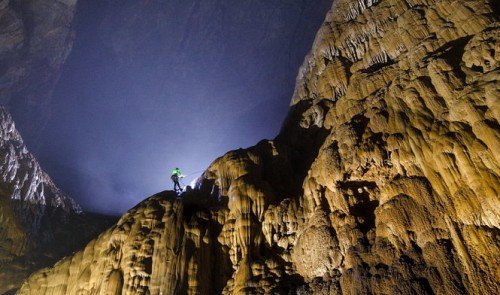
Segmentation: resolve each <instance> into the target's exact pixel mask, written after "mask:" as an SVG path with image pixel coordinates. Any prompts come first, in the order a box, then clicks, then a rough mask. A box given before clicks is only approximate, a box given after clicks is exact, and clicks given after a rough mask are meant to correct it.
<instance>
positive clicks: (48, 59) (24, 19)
mask: <svg viewBox="0 0 500 295" xmlns="http://www.w3.org/2000/svg"><path fill="white" fill-rule="evenodd" d="M75 6H76V0H61V1H55V0H50V1H44V0H22V1H20V0H2V1H0V22H1V26H0V27H1V28H0V62H1V64H0V105H2V106H7V107H9V109H10V111H11V112H12V113H14V114H15V115H18V114H19V115H21V114H22V116H20V117H22V118H29V119H26V120H24V121H22V124H23V126H25V127H26V128H25V129H26V130H27V131H28V130H30V131H33V130H37V131H39V128H40V126H42V125H43V124H44V123H45V121H46V120H47V118H48V114H49V110H48V109H47V105H48V103H49V102H50V98H51V93H52V90H53V88H54V86H55V83H56V82H57V79H58V77H59V74H60V69H61V67H62V65H63V63H64V61H65V60H66V57H67V56H68V54H69V51H70V49H71V45H72V43H73V31H72V22H73V16H74V10H75ZM34 120H36V122H34ZM34 134H35V133H32V132H30V135H31V136H34Z"/></svg>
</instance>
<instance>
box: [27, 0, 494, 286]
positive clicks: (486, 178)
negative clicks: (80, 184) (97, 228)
mask: <svg viewBox="0 0 500 295" xmlns="http://www.w3.org/2000/svg"><path fill="white" fill-rule="evenodd" d="M495 9H496V6H495V2H493V1H484V0H483V1H479V0H478V1H449V0H436V1H419V0H412V1H398V0H381V1H363V0H360V1H346V0H338V1H335V2H334V4H333V7H332V10H331V12H330V13H329V14H328V16H327V18H326V21H325V23H324V25H323V27H322V28H321V30H320V32H319V33H318V35H317V38H316V41H315V43H314V46H313V50H312V52H311V54H310V55H309V56H308V57H307V58H306V61H305V62H304V65H303V67H302V69H301V71H300V73H299V76H298V79H297V87H296V91H295V94H294V97H293V100H292V106H291V110H290V113H289V116H288V118H287V120H286V122H285V124H284V126H283V129H282V131H281V133H280V134H279V136H278V137H277V138H276V139H275V140H273V141H262V142H260V143H259V144H257V145H256V146H254V147H252V148H249V149H245V150H243V149H240V150H235V151H232V152H229V153H227V154H226V155H224V156H223V157H221V158H219V159H217V160H216V161H214V162H213V163H212V164H211V166H210V167H209V168H208V169H207V170H206V171H205V173H204V174H203V177H202V179H200V180H199V182H198V184H197V186H196V187H195V188H194V189H193V190H191V191H188V192H186V193H185V194H184V195H183V196H182V199H177V198H176V197H175V195H172V193H162V194H158V195H156V196H153V197H151V198H149V199H147V200H146V201H144V202H142V203H141V204H139V205H138V206H137V207H135V208H134V209H132V210H131V211H129V212H128V213H127V214H125V215H124V216H123V217H122V219H121V220H120V221H119V222H118V223H117V224H116V225H115V226H114V227H113V228H111V229H110V230H108V231H107V232H105V233H103V234H102V235H101V236H100V237H99V238H97V239H96V240H94V241H93V242H91V243H90V244H89V245H88V246H87V247H86V248H85V249H84V250H83V251H81V252H78V253H77V254H75V255H74V256H72V257H68V258H66V259H64V260H62V261H60V262H59V263H58V264H57V265H55V266H54V267H51V268H46V269H43V270H40V271H39V272H37V273H36V274H34V275H33V276H31V277H30V278H29V280H27V282H26V283H25V284H24V285H23V287H22V288H21V290H20V291H19V292H18V293H19V294H66V293H69V294H99V293H103V292H105V293H106V292H107V293H108V294H288V293H291V294H295V293H296V294H495V293H498V290H500V285H499V284H500V283H499V281H498V277H499V275H500V273H499V272H498V271H499V270H498V265H500V261H499V257H500V241H499V233H500V224H499V223H500V212H499V208H500V198H499V197H498V189H499V187H500V183H499V172H500V169H499V160H498V155H499V151H498V148H499V147H500V141H499V132H500V128H499V124H498V118H499V113H498V107H497V105H498V100H499V99H500V95H499V94H500V93H499V91H498V89H500V87H499V86H500V82H499V81H500V70H499V66H500V59H499V56H500V55H499V48H500V47H499V45H498V44H499V42H500V41H499V40H500V28H499V27H500V25H499V22H498V12H497V11H495Z"/></svg>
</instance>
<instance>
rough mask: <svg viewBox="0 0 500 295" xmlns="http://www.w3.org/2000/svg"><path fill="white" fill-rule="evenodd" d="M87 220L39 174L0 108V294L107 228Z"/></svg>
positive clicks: (35, 162)
mask: <svg viewBox="0 0 500 295" xmlns="http://www.w3.org/2000/svg"><path fill="white" fill-rule="evenodd" d="M88 217H89V216H86V215H84V214H83V212H82V211H81V209H80V206H78V204H76V203H75V201H74V200H73V199H71V198H70V197H68V196H66V195H65V194H64V193H63V192H62V191H61V190H60V189H59V188H57V186H56V185H55V184H54V183H53V182H52V180H51V179H50V177H49V176H48V175H47V174H46V173H45V172H44V171H43V170H42V169H41V167H40V165H39V164H38V162H37V161H36V159H35V157H34V156H33V155H32V154H31V153H30V152H28V150H27V148H26V146H25V145H24V143H23V140H22V138H21V136H20V135H19V133H18V131H17V130H16V128H15V125H14V122H13V121H12V118H11V117H10V115H9V114H8V113H7V112H6V111H5V109H4V108H1V107H0V264H1V265H0V294H3V293H4V292H5V291H8V290H10V289H13V288H15V287H19V286H20V282H21V281H22V279H23V278H25V277H27V275H28V274H29V273H30V272H32V271H33V270H35V269H37V268H39V267H41V266H44V265H48V264H49V263H53V262H54V259H60V258H61V257H62V255H63V254H69V253H71V251H74V250H75V248H76V247H79V246H82V245H83V244H84V243H86V242H88V240H90V239H91V238H93V237H95V236H96V232H99V231H100V230H102V229H103V228H104V226H105V225H106V224H110V222H109V221H106V222H104V221H105V220H104V219H102V218H101V219H99V218H98V217H97V216H93V218H96V219H97V220H96V221H95V222H90V221H86V219H87V218H88ZM99 221H100V222H103V224H102V225H97V224H98V222H99Z"/></svg>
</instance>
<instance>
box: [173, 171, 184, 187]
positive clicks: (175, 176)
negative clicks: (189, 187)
mask: <svg viewBox="0 0 500 295" xmlns="http://www.w3.org/2000/svg"><path fill="white" fill-rule="evenodd" d="M181 177H184V175H182V173H181V170H179V168H175V169H174V170H173V171H172V176H170V179H172V181H173V182H174V191H176V192H180V191H182V188H181V185H180V184H179V178H181Z"/></svg>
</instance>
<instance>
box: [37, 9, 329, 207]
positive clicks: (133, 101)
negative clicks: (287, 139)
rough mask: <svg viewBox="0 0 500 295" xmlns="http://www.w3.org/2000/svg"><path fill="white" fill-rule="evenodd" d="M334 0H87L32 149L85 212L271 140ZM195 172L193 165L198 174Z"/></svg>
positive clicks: (167, 184) (129, 200) (125, 202)
mask: <svg viewBox="0 0 500 295" xmlns="http://www.w3.org/2000/svg"><path fill="white" fill-rule="evenodd" d="M330 4H331V1H324V0H315V1H305V0H304V1H292V0H289V1H283V0H281V1H279V0H268V1H257V0H253V1H248V0H238V1H223V0H213V1H195V0H190V1H188V0H182V1H181V0H175V1H153V0H151V1H139V0H129V1H118V0H108V1H102V0H99V1H98V0H92V1H80V4H79V5H80V6H79V12H78V18H77V19H78V22H77V24H76V27H75V29H76V36H77V37H76V40H75V44H74V48H73V51H72V52H71V54H70V56H69V58H68V61H67V64H66V66H65V67H64V71H63V74H62V76H61V78H60V80H59V83H58V86H57V89H56V90H55V93H54V98H53V103H52V104H53V106H52V108H51V109H52V114H51V120H50V122H49V123H48V125H47V127H46V128H45V129H44V133H43V136H42V137H43V142H41V144H40V148H39V149H38V150H37V151H36V152H37V154H38V155H39V158H40V159H41V162H42V165H43V167H44V168H45V169H46V170H47V171H48V173H49V174H50V175H51V176H52V178H54V180H55V182H56V183H57V184H58V185H59V186H60V187H61V188H62V189H63V190H64V191H66V192H67V193H68V194H69V195H70V196H72V197H74V198H75V199H76V200H77V202H79V203H80V204H81V205H82V206H83V207H84V209H86V210H89V211H99V212H112V213H122V212H124V211H125V210H127V209H129V208H131V207H132V206H134V205H135V204H137V203H138V202H140V201H141V200H142V199H144V198H146V197H148V196H149V195H151V194H154V193H156V192H159V191H162V190H166V189H169V190H170V189H172V187H173V184H172V182H171V181H170V178H169V177H170V173H171V171H172V169H173V168H175V167H179V168H180V169H181V171H182V172H183V173H184V174H187V175H188V177H186V178H185V179H183V182H184V184H186V185H187V184H188V183H189V182H191V181H192V180H193V179H194V178H195V177H197V176H199V174H200V173H201V171H202V170H204V169H206V168H207V167H208V165H209V164H210V163H211V162H212V161H213V160H215V159H216V158H217V157H219V156H222V155H223V154H224V153H226V152H227V151H229V150H232V149H237V148H240V147H241V148H245V147H248V146H252V145H254V144H256V143H257V142H258V141H260V140H261V139H264V138H274V137H275V136H276V135H277V134H278V132H279V128H280V126H281V123H282V121H283V119H284V117H285V115H286V112H287V110H288V105H289V102H290V99H291V96H292V93H293V87H294V84H295V77H296V74H297V70H298V68H299V66H300V64H301V63H302V61H303V59H304V57H305V55H306V54H307V52H308V51H309V50H310V48H311V46H312V41H313V39H314V36H315V34H316V31H317V30H318V28H319V26H320V24H321V22H322V21H323V19H324V16H325V15H326V12H327V11H328V9H329V5H330ZM195 172H196V173H195Z"/></svg>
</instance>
